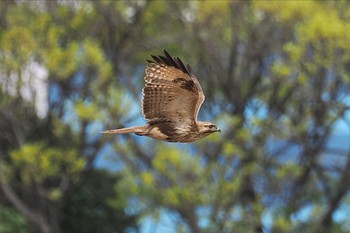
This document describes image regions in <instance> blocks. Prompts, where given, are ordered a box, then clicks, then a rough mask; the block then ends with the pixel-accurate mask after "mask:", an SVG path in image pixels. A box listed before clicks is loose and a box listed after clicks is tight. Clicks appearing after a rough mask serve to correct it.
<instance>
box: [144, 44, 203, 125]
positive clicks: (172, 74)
mask: <svg viewBox="0 0 350 233" xmlns="http://www.w3.org/2000/svg"><path fill="white" fill-rule="evenodd" d="M152 58H153V61H152V60H147V61H148V63H149V64H148V66H147V68H146V76H145V78H144V79H145V81H146V85H145V87H144V88H143V100H142V113H143V115H144V117H145V118H146V120H147V121H148V123H150V124H152V123H157V122H166V121H168V122H176V123H177V124H180V125H183V126H184V125H193V124H194V123H195V122H196V121H197V117H198V112H199V109H200V107H201V105H202V104H203V102H204V98H205V97H204V94H203V90H202V88H201V86H200V84H199V82H198V80H197V78H196V77H195V76H194V75H193V74H192V71H191V67H190V66H189V65H187V67H186V66H185V65H184V64H183V63H182V61H181V60H180V59H179V58H178V57H177V58H175V57H172V56H170V54H169V53H168V52H167V51H166V50H164V56H152Z"/></svg>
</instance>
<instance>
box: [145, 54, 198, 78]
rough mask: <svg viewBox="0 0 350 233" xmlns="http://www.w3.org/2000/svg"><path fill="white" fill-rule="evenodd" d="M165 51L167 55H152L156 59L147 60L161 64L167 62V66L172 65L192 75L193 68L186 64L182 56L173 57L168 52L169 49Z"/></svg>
mask: <svg viewBox="0 0 350 233" xmlns="http://www.w3.org/2000/svg"><path fill="white" fill-rule="evenodd" d="M163 52H164V55H165V56H155V55H151V57H152V58H153V60H154V61H151V60H146V61H147V62H148V63H159V64H165V65H167V66H172V67H175V68H177V69H179V70H181V71H182V72H184V73H186V74H188V75H190V76H191V74H192V69H191V67H190V65H188V64H187V66H185V65H184V64H183V62H182V61H181V59H180V58H178V57H172V56H171V55H170V54H169V53H168V51H166V50H165V49H164V50H163Z"/></svg>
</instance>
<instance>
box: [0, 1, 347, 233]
mask: <svg viewBox="0 0 350 233" xmlns="http://www.w3.org/2000/svg"><path fill="white" fill-rule="evenodd" d="M0 9H1V11H2V12H4V14H2V15H1V16H0V24H1V26H2V27H1V28H0V71H1V75H0V77H1V78H0V97H1V98H0V130H1V132H2V133H1V135H0V160H1V161H0V162H1V167H0V169H1V174H6V176H3V177H1V178H2V179H1V182H2V183H0V185H4V184H6V185H7V186H9V188H10V190H12V193H11V192H10V193H11V194H9V193H6V194H5V192H1V193H0V204H1V205H2V204H6V206H8V205H12V206H14V207H15V208H18V202H19V203H20V204H23V205H22V206H24V207H23V208H18V209H20V211H22V214H24V215H23V216H26V218H27V220H26V221H24V220H23V219H22V217H20V215H18V214H17V213H16V212H14V211H13V210H12V209H8V208H6V209H4V210H2V209H1V210H0V215H1V216H5V217H4V219H10V220H9V221H8V222H6V223H8V224H7V225H6V224H5V225H3V224H2V223H3V222H2V218H1V216H0V225H1V227H2V226H5V227H3V228H1V227H0V232H1V230H3V229H4V230H3V231H4V232H10V230H12V231H16V232H27V231H30V230H31V229H35V230H37V231H36V232H48V231H47V230H46V228H45V227H46V226H45V224H46V225H47V226H48V228H49V231H50V232H55V233H56V232H57V233H59V232H127V231H128V230H129V228H132V229H137V228H136V227H135V223H136V222H137V221H136V220H137V216H134V214H136V215H137V214H140V215H142V216H143V217H145V218H147V217H149V216H152V217H153V218H154V219H156V220H157V221H160V220H161V219H162V218H161V215H162V214H163V211H166V213H171V214H174V216H176V217H175V220H174V221H172V223H171V224H173V225H174V227H173V225H172V226H171V227H172V228H173V229H175V230H174V231H177V232H223V233H225V232H262V231H263V229H264V228H268V229H267V230H268V231H269V230H271V231H272V232H321V231H324V232H346V231H347V230H348V226H347V225H346V224H347V223H346V222H342V221H336V220H335V219H333V218H332V216H333V215H334V213H335V211H336V210H337V208H338V207H339V206H341V205H344V206H347V207H348V205H349V203H348V202H346V201H343V200H346V199H345V198H346V193H347V192H348V188H343V187H344V186H345V185H344V184H346V183H349V180H350V178H349V176H348V175H347V174H348V173H347V172H348V170H349V169H350V162H348V161H349V158H348V157H349V156H348V151H346V150H345V152H342V151H341V150H339V152H338V150H336V151H335V152H334V150H329V151H328V150H327V146H328V140H329V138H331V133H332V130H333V126H334V125H335V123H336V122H339V121H340V120H342V119H344V120H345V121H346V118H347V114H348V109H349V104H348V101H347V99H348V93H349V91H350V90H349V80H350V70H349V61H350V51H349V49H350V47H349V46H348V44H349V42H348V41H350V38H349V37H350V34H349V33H348V31H349V29H350V22H349V16H350V7H349V4H348V3H347V2H345V1H343V2H334V1H328V2H317V1H306V2H300V1H288V2H284V3H283V4H282V3H280V2H278V1H272V2H271V1H249V2H246V1H190V2H186V1H84V2H79V1H77V2H70V1H67V2H62V3H61V2H60V1H58V2H55V1H45V2H30V3H29V2H18V3H11V2H9V1H5V2H1V3H0ZM163 48H166V49H168V50H169V51H170V52H172V53H173V54H174V55H175V56H179V57H181V58H182V60H183V61H184V63H189V64H191V66H192V68H193V71H194V73H195V74H196V76H197V77H198V79H199V80H200V82H201V84H202V87H203V90H204V92H205V94H206V102H205V103H204V105H203V108H202V110H201V113H200V118H207V119H208V120H209V119H212V121H213V122H217V123H218V125H219V126H220V128H221V129H222V131H223V132H222V134H215V135H212V136H211V137H208V138H206V139H203V140H201V141H198V142H196V143H193V144H185V145H179V144H168V143H163V142H156V141H154V140H151V139H147V138H144V137H141V138H136V137H134V136H120V135H118V136H115V137H114V136H101V135H99V134H98V133H97V132H98V131H100V130H102V128H104V127H105V128H107V127H108V128H109V127H121V126H128V125H132V124H134V122H137V124H138V123H139V122H140V118H141V117H139V115H140V113H141V112H140V109H139V101H140V98H141V93H140V91H141V89H142V85H143V81H142V77H143V76H144V65H145V63H144V60H145V59H149V54H159V53H160V52H161V50H162V49H163ZM33 63H35V64H38V65H40V66H42V67H43V69H45V72H47V77H45V80H44V83H45V85H47V86H45V85H44V87H42V88H46V91H47V92H48V96H47V97H45V100H43V99H40V100H39V99H37V98H36V97H37V96H38V95H39V94H40V93H41V92H42V90H36V89H35V86H36V85H37V83H36V77H35V76H36V74H35V73H34V74H32V75H30V77H27V76H26V75H27V74H28V73H30V72H27V69H28V68H30V67H32V65H33ZM14 90H15V91H14ZM24 93H26V95H27V96H28V93H31V94H30V95H31V96H32V98H27V97H26V95H25V94H24ZM47 100H48V101H47ZM42 102H45V103H47V105H48V109H49V111H48V113H47V115H45V116H41V117H42V118H39V117H38V116H37V113H36V109H35V107H36V106H39V105H40V104H42ZM201 114H202V115H201ZM135 124H136V123H135ZM102 125H104V126H102ZM341 149H343V148H341ZM104 155H106V156H107V157H108V158H109V159H110V161H108V166H111V167H113V168H114V167H117V168H118V169H120V170H118V172H120V173H118V174H120V177H119V176H115V175H112V174H109V173H108V172H102V171H99V170H98V169H97V168H95V166H94V165H95V162H96V158H98V157H99V156H104ZM334 158H337V159H334ZM339 161H340V162H339ZM27 190H30V192H27ZM16 198H17V199H16ZM342 198H344V199H342ZM14 200H17V202H16V201H14ZM33 200H35V201H33ZM34 203H35V204H34ZM23 209H25V210H26V211H24V210H23ZM305 210H310V214H306V215H305V216H306V217H304V218H301V217H300V216H301V213H303V211H305ZM129 212H132V213H133V214H130V213H129ZM33 213H34V214H33ZM304 213H305V212H304ZM329 213H330V214H329ZM265 214H268V215H270V216H272V217H271V219H269V220H268V221H269V223H268V224H266V222H264V221H265V220H266V218H265V216H264V215H265ZM33 215H34V216H35V217H32V216H33ZM329 216H330V217H329ZM37 219H39V220H40V221H39V220H37ZM12 220H13V221H12ZM16 223H19V224H18V228H16V226H15V225H16ZM269 224H270V225H269ZM320 226H322V227H320ZM269 228H271V229H269ZM321 228H322V229H321ZM323 228H324V229H323ZM35 230H33V231H35Z"/></svg>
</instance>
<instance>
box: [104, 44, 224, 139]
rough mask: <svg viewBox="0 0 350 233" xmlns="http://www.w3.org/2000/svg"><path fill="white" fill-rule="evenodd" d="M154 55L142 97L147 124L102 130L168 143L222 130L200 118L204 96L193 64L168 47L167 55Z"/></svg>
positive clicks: (196, 137) (149, 62)
mask: <svg viewBox="0 0 350 233" xmlns="http://www.w3.org/2000/svg"><path fill="white" fill-rule="evenodd" d="M152 58H153V60H147V62H148V65H147V68H146V76H145V78H144V79H145V82H146V85H145V87H144V88H143V99H142V114H143V116H144V117H145V119H146V120H147V125H145V126H134V127H129V128H123V129H114V130H107V131H103V132H102V133H108V134H124V133H135V134H137V135H140V136H148V137H151V138H155V139H159V140H164V141H168V142H193V141H196V140H198V139H201V138H203V137H206V136H208V135H210V134H211V133H214V132H218V131H220V129H219V128H218V127H216V125H214V124H213V123H210V122H203V121H198V120H197V117H198V112H199V109H200V107H201V106H202V104H203V102H204V99H205V97H204V94H203V90H202V88H201V86H200V84H199V82H198V80H197V78H196V77H195V76H194V75H193V73H192V70H191V67H190V66H189V65H187V66H185V65H184V64H183V63H182V61H181V60H180V59H179V58H178V57H176V58H175V57H172V56H170V54H169V53H168V52H167V51H166V50H164V56H153V55H152Z"/></svg>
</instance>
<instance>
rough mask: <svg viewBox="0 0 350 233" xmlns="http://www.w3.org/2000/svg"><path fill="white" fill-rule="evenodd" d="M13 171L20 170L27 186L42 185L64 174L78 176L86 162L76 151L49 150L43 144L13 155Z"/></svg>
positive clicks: (26, 147) (29, 146)
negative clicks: (45, 181) (46, 180)
mask: <svg viewBox="0 0 350 233" xmlns="http://www.w3.org/2000/svg"><path fill="white" fill-rule="evenodd" d="M11 159H12V164H13V169H19V170H20V177H21V179H22V180H23V182H24V183H25V184H34V183H42V182H44V180H45V179H52V178H55V177H58V176H59V175H60V174H62V173H68V174H70V175H74V174H77V173H79V172H81V171H82V169H83V168H84V164H85V161H84V159H83V158H79V157H78V154H77V152H76V151H75V150H72V149H71V150H67V149H66V150H62V149H55V148H47V146H45V145H43V144H40V143H39V144H27V145H24V146H22V147H21V148H20V149H19V150H16V151H13V152H12V153H11Z"/></svg>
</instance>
